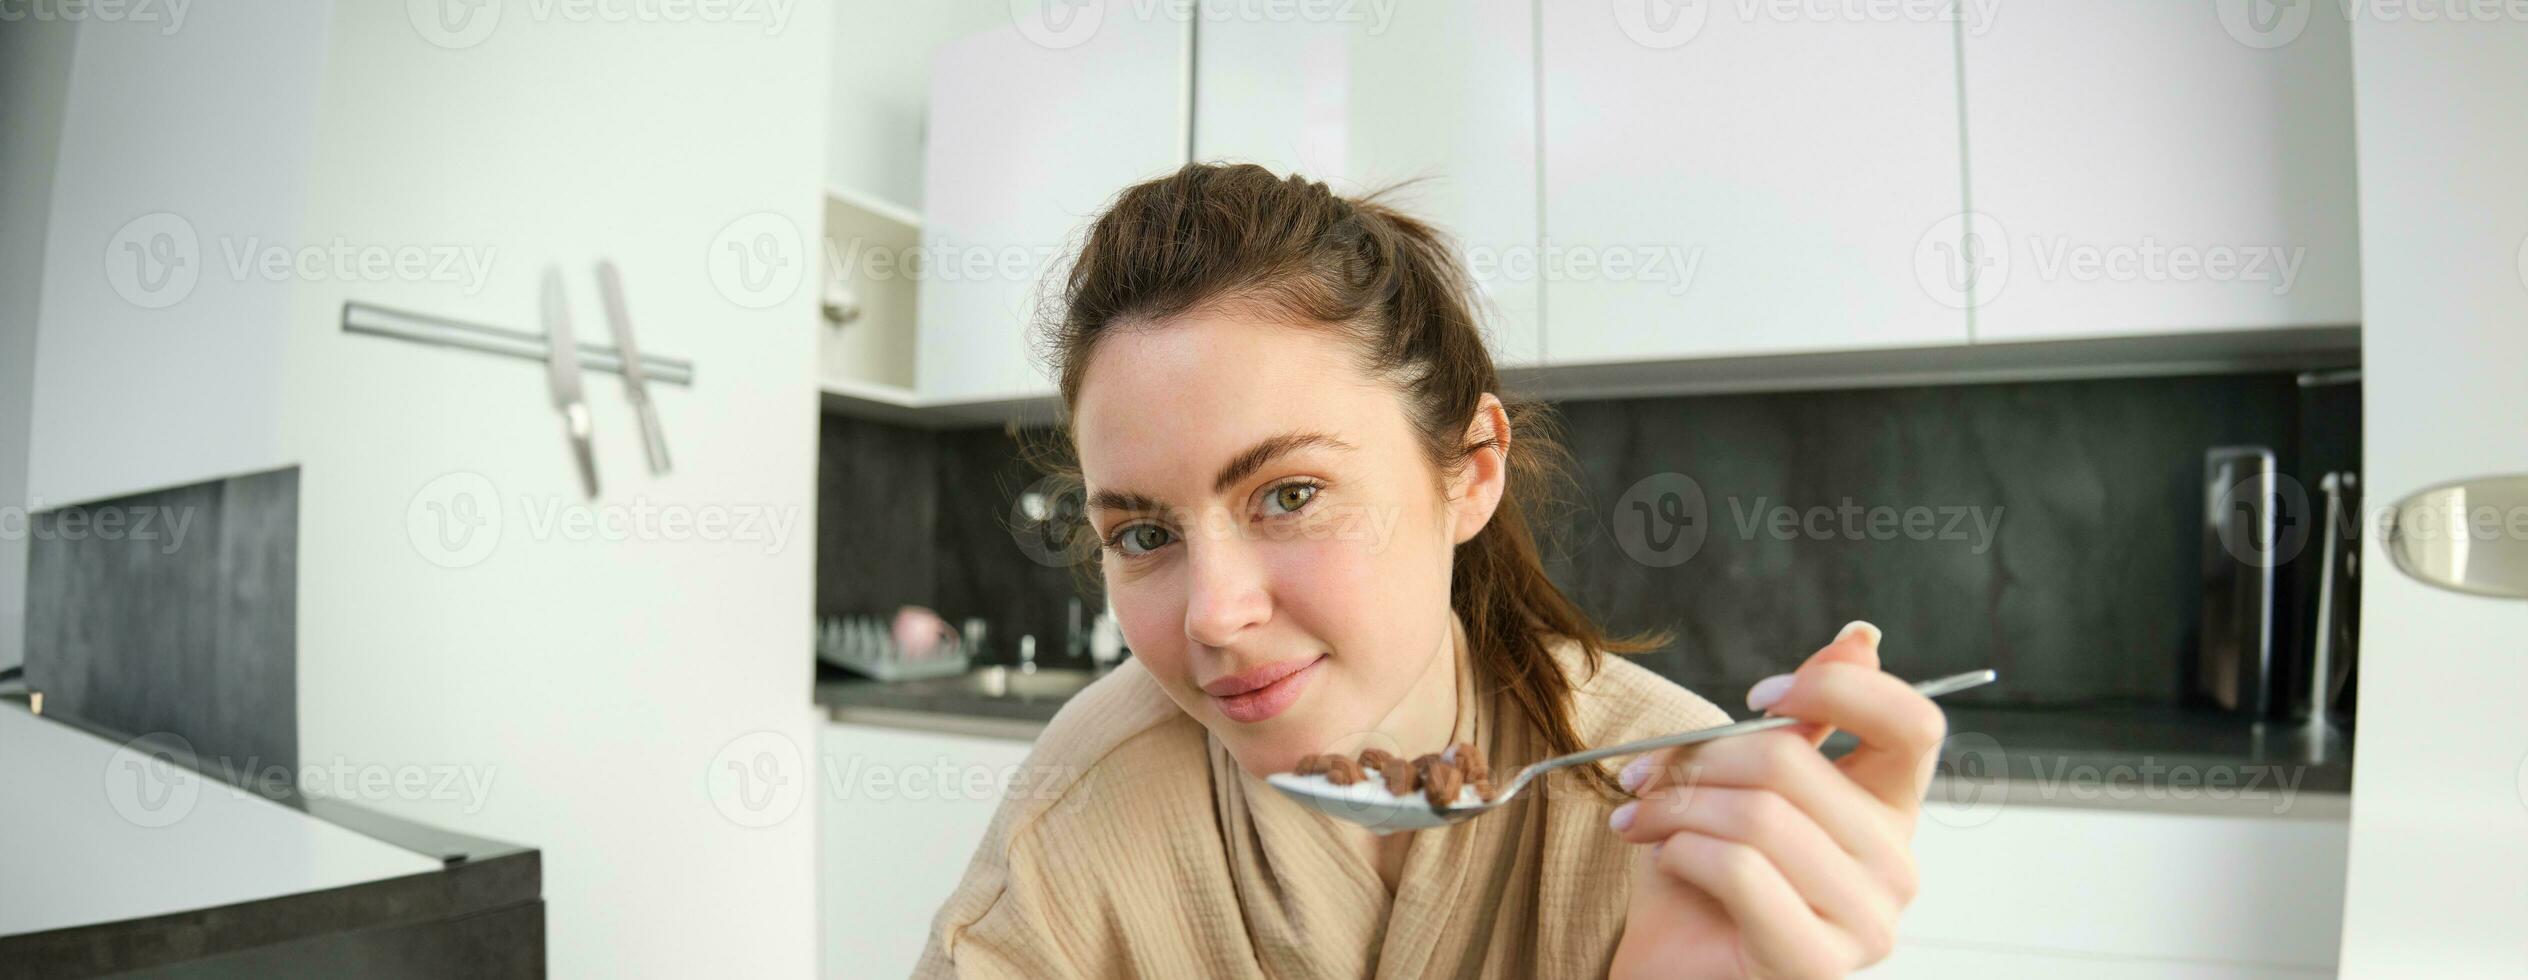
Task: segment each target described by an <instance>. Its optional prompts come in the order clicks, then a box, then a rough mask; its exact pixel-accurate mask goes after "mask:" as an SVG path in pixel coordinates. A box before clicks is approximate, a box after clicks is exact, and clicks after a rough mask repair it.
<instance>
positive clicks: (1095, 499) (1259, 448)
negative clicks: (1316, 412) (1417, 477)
mask: <svg viewBox="0 0 2528 980" xmlns="http://www.w3.org/2000/svg"><path fill="white" fill-rule="evenodd" d="M1310 448H1318V449H1335V450H1342V451H1345V452H1349V451H1350V450H1351V449H1352V444H1351V443H1348V442H1344V441H1343V440H1341V439H1337V438H1335V437H1333V436H1330V435H1327V434H1325V433H1323V432H1285V433H1282V434H1281V435H1277V436H1273V437H1271V438H1269V439H1265V440H1264V441H1262V442H1258V443H1256V444H1255V445H1252V446H1249V447H1247V448H1246V450H1245V451H1244V452H1241V453H1239V454H1237V455H1236V456H1233V457H1230V459H1229V463H1228V465H1226V466H1222V467H1221V468H1220V474H1219V475H1218V476H1214V477H1212V478H1211V492H1213V493H1226V492H1228V490H1229V488H1230V487H1234V486H1236V485H1238V482H1239V481H1241V480H1244V479H1246V478H1247V477H1250V476H1254V475H1255V471H1257V470H1260V469H1263V468H1264V467H1265V465H1266V464H1269V463H1271V462H1272V461H1274V460H1276V459H1280V458H1282V457H1284V456H1288V455H1290V454H1292V453H1295V452H1298V451H1300V450H1302V449H1310ZM1088 506H1089V509H1090V510H1121V511H1136V512H1138V511H1148V512H1156V513H1164V512H1166V511H1167V510H1168V506H1167V504H1166V503H1164V502H1162V501H1160V500H1159V499H1158V498H1156V497H1153V496H1150V495H1149V494H1146V493H1135V492H1133V491H1129V490H1099V491H1097V492H1095V493H1091V494H1089V495H1088Z"/></svg>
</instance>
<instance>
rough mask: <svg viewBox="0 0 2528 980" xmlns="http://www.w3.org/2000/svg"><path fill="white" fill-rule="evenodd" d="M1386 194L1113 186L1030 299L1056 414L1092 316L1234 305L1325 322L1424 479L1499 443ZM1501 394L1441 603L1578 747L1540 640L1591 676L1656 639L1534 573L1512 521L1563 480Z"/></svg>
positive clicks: (1422, 236)
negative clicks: (1507, 434) (1601, 616)
mask: <svg viewBox="0 0 2528 980" xmlns="http://www.w3.org/2000/svg"><path fill="white" fill-rule="evenodd" d="M1396 189H1397V188H1396V187H1389V188H1386V189H1384V190H1381V191H1379V192H1377V193H1373V194H1369V195H1365V196H1363V197H1360V198H1357V199H1346V198H1343V197H1341V196H1338V195H1336V194H1335V193H1334V192H1333V191H1331V190H1329V189H1328V188H1327V187H1326V185H1324V184H1322V183H1319V182H1316V181H1312V180H1308V179H1307V178H1305V177H1301V176H1298V175H1295V174H1294V175H1292V176H1290V177H1287V178H1283V177H1276V176H1275V175H1274V174H1273V173H1272V172H1271V171H1269V170H1266V169H1264V168H1263V167H1259V166H1256V165H1254V164H1204V163H1196V164H1188V165H1186V166H1185V167H1183V168H1181V169H1179V170H1177V171H1176V172H1174V173H1171V174H1168V175H1167V176H1164V177H1160V178H1157V179H1154V180H1150V181H1147V182H1145V183H1141V184H1136V185H1133V186H1132V187H1129V188H1126V189H1125V190H1124V191H1123V192H1122V194H1120V195H1118V196H1117V198H1116V199H1115V201H1114V203H1113V204H1112V205H1111V206H1110V207H1109V208H1108V209H1107V210H1106V212H1105V213H1104V214H1103V215H1102V216H1100V217H1099V218H1098V219H1097V222H1096V224H1095V225H1094V226H1093V227H1092V228H1091V230H1090V232H1089V235H1088V239H1087V241H1086V242H1085V243H1084V244H1082V245H1081V247H1080V249H1079V250H1078V254H1077V257H1076V258H1075V259H1074V260H1073V262H1072V264H1071V267H1070V270H1069V273H1068V275H1067V276H1066V277H1063V284H1062V294H1061V295H1060V296H1059V297H1058V299H1057V301H1056V302H1053V303H1050V304H1047V307H1046V308H1047V309H1048V311H1049V313H1050V315H1049V317H1048V319H1047V321H1046V322H1045V324H1044V326H1043V334H1044V336H1043V338H1042V345H1041V348H1040V356H1041V357H1042V358H1043V359H1044V360H1045V361H1046V367H1047V368H1048V369H1049V370H1048V373H1049V374H1051V375H1052V376H1054V377H1056V378H1058V379H1059V380H1060V387H1061V393H1062V404H1063V406H1064V408H1065V410H1066V412H1067V410H1068V409H1069V408H1071V407H1072V406H1075V405H1076V404H1077V403H1078V398H1079V394H1080V380H1081V376H1082V374H1083V372H1084V371H1085V370H1086V368H1087V365H1088V360H1089V354H1090V352H1091V350H1092V349H1093V348H1094V347H1095V345H1096V344H1097V341H1098V340H1099V338H1100V337H1102V336H1103V335H1104V334H1105V332H1106V330H1107V329H1108V328H1109V327H1111V326H1114V325H1117V324H1147V323H1156V322H1159V321H1164V320H1167V319H1169V318H1172V317H1176V316H1179V315H1182V314H1185V313H1187V312H1190V311H1193V310H1196V309H1198V308H1218V306H1219V305H1234V306H1239V307H1243V308H1246V309H1251V310H1254V311H1255V312H1257V313H1258V314H1261V315H1265V316H1272V317H1276V318H1278V319H1282V320H1288V321H1291V322H1294V323H1317V324H1329V325H1333V327H1334V328H1336V329H1338V330H1339V331H1341V333H1342V335H1343V337H1344V338H1345V339H1346V340H1347V341H1348V342H1349V343H1350V344H1351V345H1352V346H1353V347H1354V348H1355V349H1356V350H1357V351H1358V352H1359V353H1360V355H1361V356H1362V357H1363V359H1364V360H1363V363H1364V366H1365V367H1366V368H1367V372H1366V373H1367V374H1368V375H1369V376H1370V377H1373V378H1386V379H1390V382H1391V383H1392V384H1394V385H1395V387H1396V389H1397V391H1398V392H1399V393H1400V394H1401V395H1403V396H1404V398H1405V402H1406V411H1407V414H1408V416H1409V417H1410V419H1411V420H1412V423H1413V425H1414V428H1415V429H1416V431H1417V432H1418V433H1419V434H1420V436H1421V438H1422V442H1423V445H1424V448H1425V449H1426V450H1427V452H1428V455H1429V460H1430V462H1431V464H1432V466H1433V468H1434V470H1435V471H1436V472H1437V473H1440V474H1448V473H1453V472H1455V471H1456V470H1457V469H1458V468H1459V467H1460V466H1461V465H1462V464H1463V463H1464V462H1465V461H1466V460H1467V459H1468V458H1469V457H1471V456H1472V455H1473V454H1475V453H1478V452H1483V451H1485V450H1488V449H1495V448H1499V447H1498V444H1497V442H1496V441H1494V440H1489V439H1487V440H1484V441H1481V442H1468V441H1467V439H1466V432H1467V427H1468V426H1469V425H1471V424H1472V423H1473V421H1474V417H1475V411H1476V409H1477V407H1478V406H1479V404H1480V402H1481V399H1482V396H1483V395H1484V393H1486V392H1492V393H1495V394H1496V395H1501V378H1500V374H1499V372H1498V371H1497V370H1496V369H1495V368H1494V366H1493V362H1492V355H1491V352H1490V351H1488V350H1487V349H1486V348H1485V345H1484V339H1483V335H1482V332H1481V329H1480V327H1479V325H1478V323H1477V321H1476V316H1475V307H1474V305H1473V304H1472V302H1471V301H1470V298H1471V296H1472V293H1471V291H1470V290H1469V288H1468V277H1467V275H1466V273H1465V271H1464V270H1463V267H1462V266H1461V265H1460V264H1459V262H1458V261H1457V257H1456V256H1455V255H1454V254H1453V253H1452V252H1451V251H1450V249H1449V247H1448V245H1447V244H1446V243H1445V242H1444V241H1443V240H1442V237H1441V235H1440V233H1439V232H1438V231H1437V230H1436V229H1433V228H1432V227H1431V226H1430V225H1428V224H1426V223H1424V222H1422V221H1420V220H1417V219H1415V218H1413V217H1411V216H1408V215H1406V214H1403V213H1402V212H1399V211H1397V210H1395V209H1393V208H1391V207H1388V206H1387V205H1385V204H1383V203H1381V201H1380V199H1381V198H1384V197H1385V196H1386V195H1387V194H1389V193H1391V192H1393V191H1394V190H1396ZM1501 397H1502V403H1503V406H1504V407H1505V409H1506V410H1507V413H1508V416H1509V421H1510V431H1511V432H1512V433H1513V437H1512V438H1511V440H1510V445H1509V446H1508V447H1507V452H1506V456H1507V470H1508V479H1507V487H1506V489H1505V491H1504V493H1503V497H1502V501H1501V506H1500V507H1499V508H1498V509H1497V510H1496V511H1495V512H1494V514H1493V516H1492V519H1491V520H1490V521H1489V522H1488V523H1486V524H1485V525H1484V528H1483V530H1481V531H1479V532H1477V533H1476V535H1475V536H1474V537H1473V538H1472V539H1470V540H1468V541H1466V542H1465V543H1463V544H1460V545H1458V546H1457V555H1456V563H1455V567H1454V571H1453V573H1452V575H1451V577H1450V578H1451V584H1450V589H1449V593H1450V594H1449V605H1450V607H1451V608H1453V609H1454V610H1455V611H1456V612H1457V614H1458V615H1459V616H1460V617H1461V618H1462V619H1463V620H1464V622H1465V625H1466V639H1467V646H1468V655H1469V658H1470V659H1471V660H1472V662H1473V663H1474V665H1475V668H1476V670H1477V671H1478V676H1479V677H1484V678H1487V679H1489V680H1491V681H1492V682H1494V683H1497V684H1500V685H1502V687H1503V688H1504V689H1505V690H1506V691H1507V692H1508V693H1509V695H1510V699H1511V701H1512V702H1513V703H1514V704H1515V705H1516V706H1517V708H1518V710H1519V713H1520V714H1521V715H1522V716H1523V717H1524V718H1525V719H1526V720H1527V721H1528V722H1529V723H1530V724H1531V725H1533V726H1534V727H1535V729H1536V731H1538V732H1540V733H1542V734H1543V736H1544V740H1545V743H1546V745H1547V746H1548V747H1549V749H1550V751H1551V752H1552V753H1553V754H1556V755H1560V754H1563V753H1566V752H1575V751H1578V750H1580V749H1581V748H1584V746H1583V745H1581V744H1580V737H1579V734H1578V732H1577V731H1576V730H1575V729H1574V727H1573V724H1572V719H1571V693H1572V689H1573V684H1574V682H1573V679H1572V678H1570V677H1568V676H1566V675H1565V674H1564V673H1563V672H1562V671H1561V670H1560V669H1557V667H1556V666H1555V664H1554V662H1553V659H1552V654H1551V653H1550V652H1548V650H1547V649H1546V646H1545V643H1546V639H1545V638H1546V637H1547V636H1549V635H1553V636H1563V637H1569V638H1571V639H1574V640H1577V641H1579V643H1580V646H1581V649H1582V650H1583V651H1584V654H1585V657H1586V665H1587V671H1588V674H1589V675H1592V676H1593V675H1594V674H1595V673H1596V672H1597V670H1598V669H1599V667H1600V666H1601V659H1600V658H1601V651H1610V652H1616V653H1633V652H1639V651H1642V650H1649V649H1655V648H1657V647H1658V646H1661V645H1664V644H1665V643H1666V641H1667V637H1665V636H1664V635H1648V636H1632V637H1621V638H1618V637H1610V636H1607V635H1606V634H1605V633H1604V632H1603V631H1602V630H1600V629H1599V628H1598V626H1597V625H1596V624H1595V623H1593V622H1591V621H1590V620H1589V618H1588V616H1587V614H1585V613H1583V612H1582V611H1581V610H1580V608H1579V607H1578V606H1577V605H1576V604H1574V603H1573V602H1572V601H1571V599H1570V598H1569V597H1568V596H1565V595H1563V593H1562V590H1560V589H1559V588H1557V587H1555V585H1554V584H1553V582H1552V581H1550V580H1549V579H1548V578H1547V577H1546V574H1545V568H1544V563H1543V561H1542V559H1541V558H1540V556H1539V553H1538V549H1537V544H1536V539H1535V536H1534V535H1533V534H1531V533H1530V530H1529V522H1530V520H1531V518H1539V519H1541V518H1543V517H1545V514H1544V513H1543V511H1542V508H1543V506H1544V505H1546V504H1548V503H1549V502H1550V501H1551V499H1552V493H1551V491H1553V490H1555V489H1556V488H1557V487H1558V486H1559V485H1560V484H1562V483H1565V482H1567V481H1568V469H1567V465H1566V464H1567V462H1568V459H1567V454H1566V453H1565V452H1564V450H1563V448H1562V445H1561V443H1560V441H1559V440H1558V439H1557V438H1556V432H1555V431H1554V430H1555V425H1554V422H1553V418H1552V415H1551V412H1550V410H1549V409H1547V408H1546V407H1545V406H1543V405H1541V404H1538V403H1535V402H1530V401H1525V400H1513V399H1511V398H1510V397H1508V396H1506V395H1501ZM1064 428H1065V429H1066V433H1065V434H1066V435H1067V428H1068V426H1067V425H1066V426H1065V427H1064ZM1059 458H1060V459H1062V460H1064V461H1066V462H1050V463H1049V464H1048V468H1050V469H1052V470H1054V471H1055V472H1057V473H1058V474H1061V475H1065V476H1069V477H1072V478H1074V479H1076V478H1077V475H1078V471H1077V468H1076V466H1075V465H1071V464H1069V463H1068V462H1067V460H1069V459H1071V458H1072V457H1070V456H1069V455H1068V454H1067V453H1064V454H1061V455H1060V457H1059ZM1040 461H1042V460H1040ZM1547 526H1551V525H1550V524H1548V525H1547ZM1091 537H1093V536H1092V535H1087V534H1082V535H1079V538H1080V539H1088V538H1091ZM1582 775H1583V778H1584V780H1585V781H1586V784H1587V785H1590V786H1591V787H1593V788H1594V789H1596V790H1598V791H1599V792H1601V793H1602V794H1605V795H1610V796H1612V795H1620V793H1621V791H1620V790H1618V789H1616V788H1615V786H1614V784H1613V781H1612V780H1611V779H1610V778H1609V777H1608V776H1607V775H1606V771H1605V770H1604V769H1601V768H1598V767H1595V766H1590V767H1583V770H1582Z"/></svg>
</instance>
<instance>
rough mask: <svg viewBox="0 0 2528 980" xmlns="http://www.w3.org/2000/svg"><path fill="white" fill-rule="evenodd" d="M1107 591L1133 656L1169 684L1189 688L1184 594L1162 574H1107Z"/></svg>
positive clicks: (1162, 682) (1126, 644)
mask: <svg viewBox="0 0 2528 980" xmlns="http://www.w3.org/2000/svg"><path fill="white" fill-rule="evenodd" d="M1106 594H1107V595H1108V596H1110V597H1111V598H1112V599H1113V601H1114V605H1115V625H1116V626H1118V627H1120V628H1121V629H1122V630H1123V631H1124V645H1125V646H1128V647H1131V648H1132V657H1133V659H1135V660H1138V661H1141V666H1142V667H1144V668H1146V669H1148V670H1149V671H1150V674H1151V676H1153V677H1156V678H1158V680H1159V682H1160V683H1161V684H1164V685H1167V686H1169V687H1177V688H1191V687H1192V686H1193V681H1192V680H1191V678H1190V671H1189V668H1188V667H1187V666H1186V657H1185V593H1184V591H1183V590H1182V589H1181V588H1180V587H1179V586H1177V585H1176V583H1174V582H1173V581H1170V580H1168V579H1167V578H1166V577H1165V576H1160V575H1147V576H1141V577H1132V576H1128V575H1119V574H1116V573H1115V572H1114V571H1112V570H1111V569H1110V570H1108V572H1107V573H1106Z"/></svg>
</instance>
